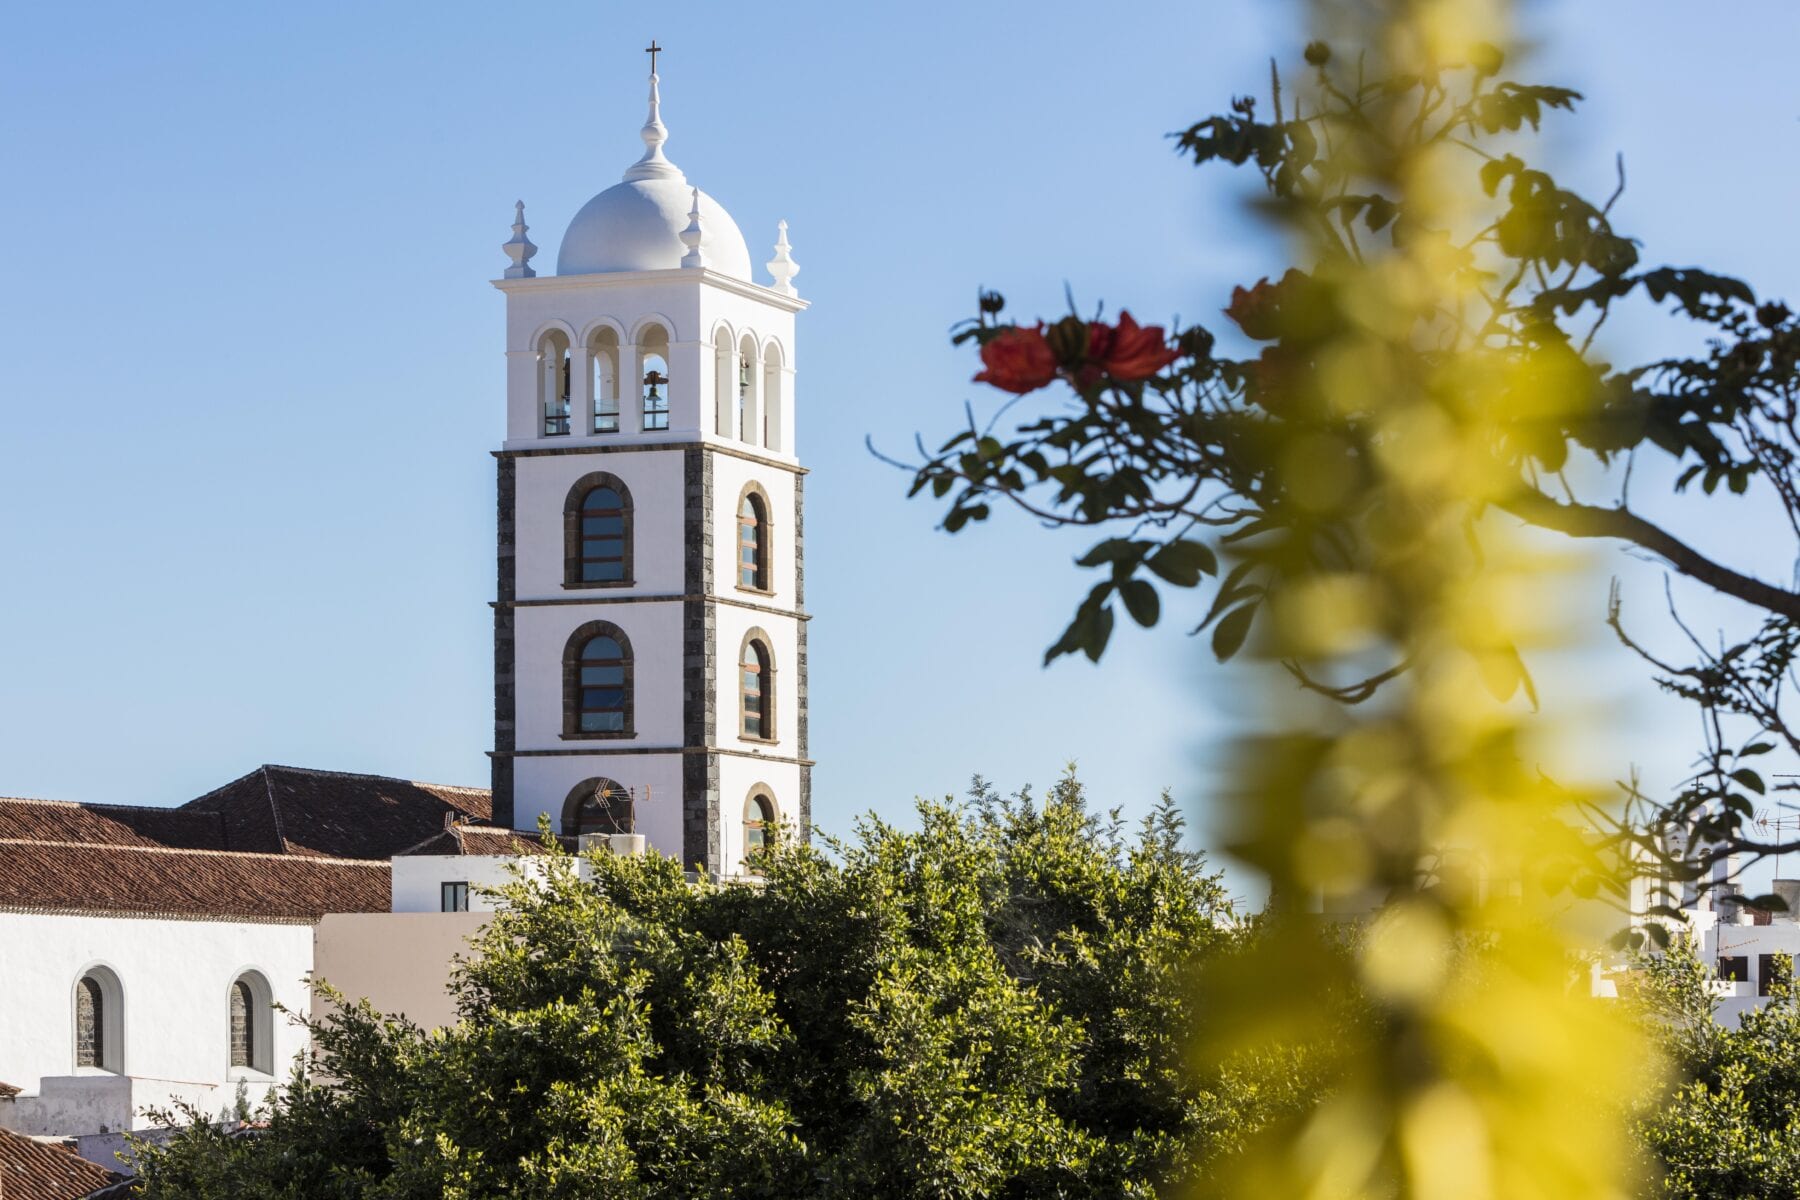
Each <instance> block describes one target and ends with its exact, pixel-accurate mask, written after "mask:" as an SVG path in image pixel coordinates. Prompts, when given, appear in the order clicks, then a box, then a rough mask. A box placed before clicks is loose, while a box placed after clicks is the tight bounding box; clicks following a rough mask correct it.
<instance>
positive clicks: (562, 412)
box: [538, 329, 573, 437]
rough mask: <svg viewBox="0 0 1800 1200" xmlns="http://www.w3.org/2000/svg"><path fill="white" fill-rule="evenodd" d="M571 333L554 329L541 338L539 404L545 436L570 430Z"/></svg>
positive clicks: (557, 435) (559, 434)
mask: <svg viewBox="0 0 1800 1200" xmlns="http://www.w3.org/2000/svg"><path fill="white" fill-rule="evenodd" d="M569 372H570V363H569V335H568V334H566V333H564V332H563V331H562V330H560V329H552V330H551V331H550V332H548V333H546V334H545V335H544V336H543V337H542V338H540V339H539V340H538V404H539V406H540V407H541V409H542V410H543V414H544V436H545V437H561V436H562V435H564V434H566V433H568V432H569V389H570V385H571V383H572V382H573V381H572V380H571V378H570V375H569Z"/></svg>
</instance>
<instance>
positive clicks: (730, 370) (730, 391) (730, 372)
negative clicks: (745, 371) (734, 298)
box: [713, 329, 737, 438]
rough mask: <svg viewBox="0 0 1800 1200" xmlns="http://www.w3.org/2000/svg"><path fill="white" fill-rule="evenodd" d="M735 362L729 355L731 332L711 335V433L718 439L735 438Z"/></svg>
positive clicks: (730, 354) (721, 331)
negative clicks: (718, 437)
mask: <svg viewBox="0 0 1800 1200" xmlns="http://www.w3.org/2000/svg"><path fill="white" fill-rule="evenodd" d="M736 416H737V361H736V358H735V357H734V356H733V355H732V353H731V331H730V330H728V329H720V330H719V331H718V332H717V333H715V334H713V432H714V433H716V434H718V435H719V436H720V437H725V438H728V437H736V436H737V429H736V428H735V427H734V424H733V422H734V420H735V418H736Z"/></svg>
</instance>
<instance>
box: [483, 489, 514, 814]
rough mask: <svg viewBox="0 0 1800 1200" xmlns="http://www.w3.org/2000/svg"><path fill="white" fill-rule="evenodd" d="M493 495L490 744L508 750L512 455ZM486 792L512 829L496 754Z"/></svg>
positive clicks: (509, 771) (506, 761)
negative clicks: (492, 703) (495, 510)
mask: <svg viewBox="0 0 1800 1200" xmlns="http://www.w3.org/2000/svg"><path fill="white" fill-rule="evenodd" d="M496 467H497V468H498V470H497V480H496V486H495V497H496V500H497V504H498V514H497V522H496V525H497V530H498V533H497V537H496V539H495V540H496V552H495V568H496V570H495V583H494V590H495V595H496V596H498V597H499V599H498V601H497V602H496V604H495V606H494V749H495V751H496V752H504V751H508V750H511V749H512V748H513V746H514V740H513V739H514V737H515V736H516V730H517V724H516V722H517V716H518V698H517V693H516V687H517V681H516V680H515V678H514V674H515V657H514V655H515V650H514V645H513V614H512V610H511V608H510V607H509V606H510V605H511V603H512V600H513V597H514V596H515V595H516V594H517V589H518V576H517V567H518V560H517V557H516V536H517V528H516V519H517V518H516V506H517V502H518V479H517V472H518V467H517V465H516V464H515V463H514V462H513V461H512V460H511V459H506V458H503V459H500V460H499V461H498V463H497V464H496ZM489 793H490V795H491V796H492V797H493V799H492V804H493V811H492V817H491V819H492V820H493V822H494V824H496V825H501V826H504V827H506V828H511V826H512V822H513V766H512V759H510V758H507V757H504V755H503V754H502V753H496V754H495V756H494V758H493V760H492V763H491V772H490V776H489Z"/></svg>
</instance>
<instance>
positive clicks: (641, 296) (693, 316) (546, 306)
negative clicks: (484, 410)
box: [495, 270, 806, 459]
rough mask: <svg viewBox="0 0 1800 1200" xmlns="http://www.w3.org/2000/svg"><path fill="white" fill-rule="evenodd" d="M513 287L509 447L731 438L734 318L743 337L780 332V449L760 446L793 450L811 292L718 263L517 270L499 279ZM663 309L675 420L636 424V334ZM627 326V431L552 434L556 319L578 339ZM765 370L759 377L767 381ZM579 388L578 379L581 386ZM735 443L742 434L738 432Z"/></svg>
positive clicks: (782, 454)
mask: <svg viewBox="0 0 1800 1200" xmlns="http://www.w3.org/2000/svg"><path fill="white" fill-rule="evenodd" d="M495 286H496V287H498V288H499V289H500V290H501V291H503V292H505V293H506V300H507V303H506V352H507V355H508V358H507V370H506V380H507V408H506V412H507V419H506V448H507V449H508V450H517V449H524V448H527V447H532V446H558V445H581V444H583V443H598V442H613V443H638V442H668V441H695V440H698V439H701V438H704V439H705V440H708V441H716V440H722V439H719V438H718V437H717V435H716V434H715V432H714V420H713V404H712V401H713V374H714V358H713V340H712V339H713V335H714V333H715V331H716V330H717V329H718V328H719V326H720V325H721V324H724V325H726V326H727V327H728V328H730V330H731V331H732V334H733V339H734V344H735V341H736V340H737V339H739V338H741V337H742V336H743V335H744V334H745V333H750V334H752V335H753V336H754V337H755V339H756V341H757V342H758V344H759V346H766V344H767V343H768V342H769V341H770V340H774V341H776V342H777V343H779V344H780V346H781V355H782V361H783V375H782V404H781V410H782V411H781V431H780V434H779V435H778V439H777V441H778V445H779V446H780V447H781V449H779V450H770V449H768V448H767V447H757V448H756V449H757V452H758V453H764V454H768V455H769V456H770V457H774V458H781V459H791V458H792V457H793V453H794V445H795V442H794V433H795V427H796V423H795V420H794V416H795V404H794V378H795V377H794V363H795V351H794V314H795V313H796V312H798V311H800V310H801V309H804V308H805V307H806V305H805V302H803V301H800V300H796V299H793V298H790V297H786V296H782V295H780V294H778V293H776V292H773V291H771V290H769V289H768V288H764V287H759V286H756V285H754V284H747V283H744V282H742V281H739V280H734V279H729V278H726V277H723V276H721V275H718V274H716V273H714V272H710V271H684V270H670V271H621V272H613V273H608V274H599V275H563V276H542V277H539V278H536V279H508V280H502V281H499V282H497V283H496V284H495ZM651 318H654V319H656V320H657V321H658V322H659V323H660V324H662V325H663V326H664V327H665V328H666V329H668V331H669V335H670V343H669V357H670V360H671V361H670V367H671V368H672V378H673V379H674V383H673V385H672V386H671V387H670V389H669V400H670V402H669V428H668V430H667V431H665V432H659V433H644V432H639V431H638V429H637V422H638V417H637V405H636V404H634V403H633V400H634V399H635V397H636V394H637V389H636V388H635V387H633V386H632V383H633V379H634V378H641V376H639V375H637V374H636V372H637V365H636V363H637V360H636V357H635V354H634V352H633V351H632V349H631V341H630V339H631V336H632V334H633V333H634V331H636V330H637V329H638V328H639V327H640V325H641V324H642V323H643V322H644V321H646V320H648V319H651ZM603 323H604V324H608V325H612V326H613V327H615V328H617V329H619V330H621V331H622V332H621V337H620V341H621V344H622V348H623V350H624V353H623V355H622V357H623V358H624V359H625V363H624V364H623V372H622V373H623V375H624V379H623V380H622V381H621V382H622V384H623V386H621V388H620V417H621V420H620V432H618V433H615V434H603V435H588V436H582V435H579V434H575V435H564V436H557V437H545V436H544V435H543V426H542V422H541V419H540V416H539V412H538V394H537V374H536V363H535V353H534V352H535V351H536V349H537V339H538V338H539V337H540V336H541V335H542V334H543V332H544V331H545V330H547V329H549V328H552V327H554V328H560V329H563V330H564V331H565V332H567V333H568V334H569V335H570V339H571V341H572V342H573V343H574V344H575V345H577V346H583V345H585V344H586V338H587V335H588V334H589V333H590V332H591V331H592V330H593V329H595V328H597V327H598V326H599V325H601V324H603ZM760 386H761V384H760V379H759V381H758V387H759V388H760ZM577 390H578V391H579V390H580V389H579V388H578V389H577ZM733 441H734V444H740V443H736V442H735V439H733Z"/></svg>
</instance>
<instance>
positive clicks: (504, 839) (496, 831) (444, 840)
mask: <svg viewBox="0 0 1800 1200" xmlns="http://www.w3.org/2000/svg"><path fill="white" fill-rule="evenodd" d="M548 853H550V851H549V850H548V849H547V848H546V847H545V846H544V844H543V843H542V842H540V841H539V840H538V836H537V834H535V833H526V832H525V831H524V830H521V829H500V828H498V827H496V826H493V825H457V826H453V827H452V828H449V829H445V830H444V831H443V832H442V833H439V834H438V835H437V836H436V837H432V838H427V839H425V840H424V841H422V842H420V843H419V844H418V845H416V846H408V847H407V848H406V849H404V850H402V851H400V854H401V855H406V856H410V855H416V854H484V855H514V854H548Z"/></svg>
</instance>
